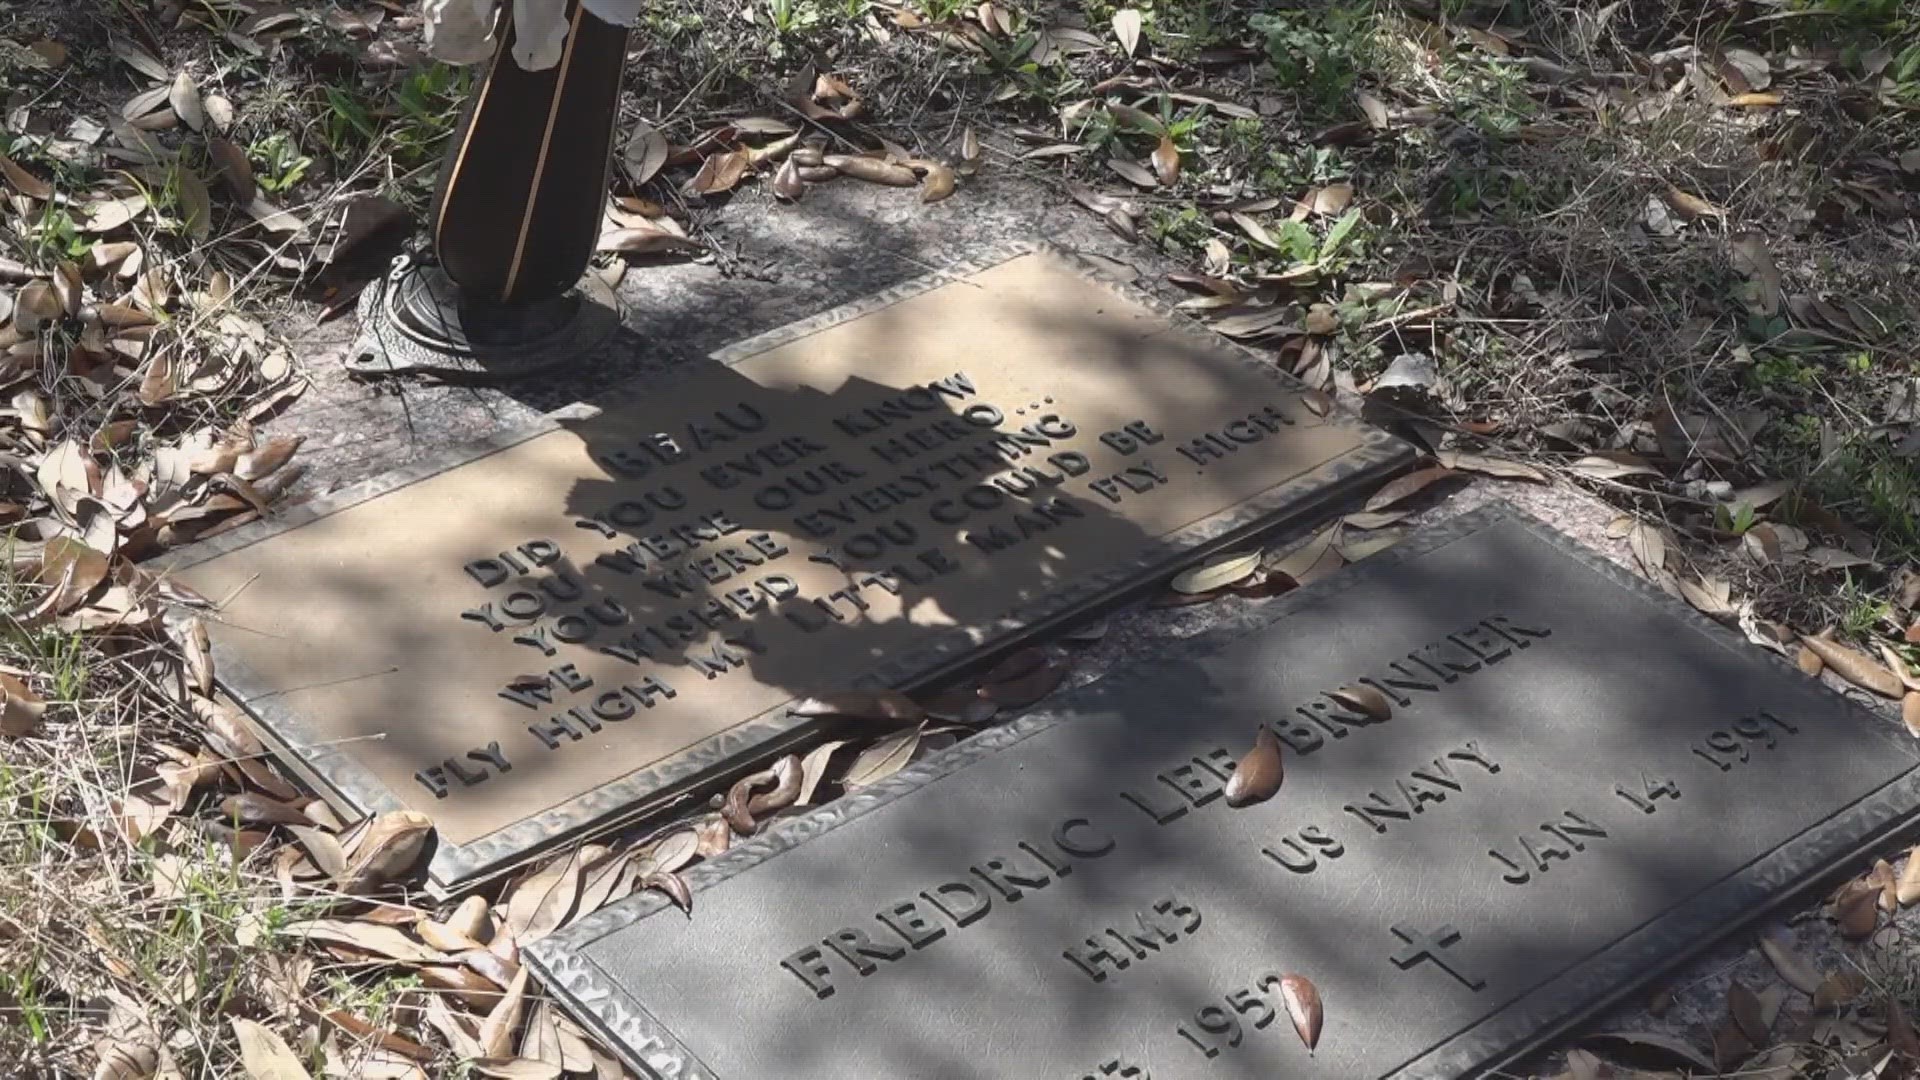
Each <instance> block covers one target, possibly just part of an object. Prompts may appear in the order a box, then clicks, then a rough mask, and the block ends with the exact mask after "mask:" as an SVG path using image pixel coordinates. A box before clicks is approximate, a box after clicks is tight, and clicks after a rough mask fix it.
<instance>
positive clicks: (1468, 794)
mask: <svg viewBox="0 0 1920 1080" xmlns="http://www.w3.org/2000/svg"><path fill="white" fill-rule="evenodd" d="M1262 620H1263V621H1264V626H1263V627H1261V628H1259V629H1253V630H1249V629H1240V630H1235V631H1232V632H1227V633H1216V634H1212V635H1208V636H1206V637H1203V638H1201V639H1198V640H1197V641H1196V642H1195V643H1194V644H1193V645H1192V646H1191V648H1190V649H1189V650H1187V651H1186V652H1184V653H1183V654H1181V655H1178V656H1175V657H1173V658H1170V659H1168V660H1166V661H1164V662H1161V663H1157V664H1153V665H1142V666H1140V667H1139V668H1138V669H1136V670H1133V671H1129V672H1126V673H1122V674H1114V675H1110V676H1109V677H1107V678H1105V679H1103V680H1101V681H1099V682H1097V683H1094V684H1092V685H1090V686H1087V687H1084V688H1082V689H1080V690H1077V691H1074V692H1072V693H1070V694H1068V695H1065V696H1062V697H1059V698H1056V699H1055V700H1053V701H1052V702H1050V703H1049V705H1048V707H1047V711H1046V713H1045V714H1043V715H1037V716H1032V717H1028V718H1025V719H1022V720H1020V721H1018V722H1016V723H1015V724H1014V725H1012V726H1010V727H1008V728H1004V729H1001V730H997V731H993V732H989V733H986V734H984V735H981V736H978V737H976V738H975V739H973V740H970V741H969V742H967V743H963V744H961V745H960V746H958V747H956V748H954V749H953V750H951V751H948V752H947V753H945V754H943V755H940V756H937V757H935V758H932V759H930V760H928V761H926V762H923V763H920V764H918V765H915V766H913V767H911V768H910V769H908V770H907V771H906V772H904V773H902V774H900V775H899V776H897V777H895V778H893V779H890V780H888V781H885V782H882V783H881V784H879V785H876V786H874V787H872V788H870V789H866V790H863V791H860V792H857V793H855V794H853V795H851V796H849V797H848V798H846V799H843V800H842V801H841V802H839V803H836V804H834V805H832V806H829V807H827V808H824V809H822V810H821V811H818V812H816V813H813V814H810V815H807V816H805V817H802V818H797V819H793V820H791V821H788V822H784V823H782V824H780V825H779V826H777V827H776V828H775V829H774V830H773V831H772V832H771V833H770V834H768V835H767V836H764V837H761V838H757V839H755V840H752V841H749V842H748V843H746V844H744V845H743V846H741V847H738V848H735V849H734V850H733V851H730V852H728V853H727V854H726V855H724V856H722V857H720V858H718V859H716V860H714V861H712V862H709V863H706V864H703V865H702V866H700V867H697V868H695V869H694V870H693V871H691V872H690V874H689V877H690V879H691V882H692V884H693V886H694V897H693V916H692V918H691V919H688V918H686V917H685V916H683V915H681V914H680V913H679V912H678V911H677V910H675V909H671V908H669V907H667V906H666V902H665V901H664V899H663V898H658V897H651V896H649V897H639V898H634V899H631V900H628V901H626V902H623V903H622V904H620V905H617V906H616V907H614V908H612V909H609V910H608V911H604V912H601V913H600V914H598V915H595V916H593V917H591V918H589V919H587V920H585V921H584V922H582V923H580V924H578V925H577V926H575V927H572V928H569V929H568V930H566V931H563V932H562V933H561V934H560V935H558V936H557V937H554V938H550V939H548V940H546V941H544V942H541V943H539V944H538V945H536V946H535V947H534V948H533V949H532V950H531V951H530V953H529V957H530V960H531V962H532V963H534V964H535V966H536V968H537V969H538V970H539V971H540V973H541V974H542V976H543V977H544V979H545V980H546V983H547V985H548V987H549V989H550V990H552V991H553V992H555V993H557V994H559V995H560V996H561V997H562V999H563V1000H564V1001H566V1002H567V1003H568V1004H569V1005H570V1007H571V1008H573V1009H574V1010H575V1012H576V1014H578V1015H581V1016H582V1017H584V1018H585V1019H586V1020H588V1021H589V1022H590V1023H592V1024H593V1025H595V1026H596V1027H598V1028H599V1029H600V1030H601V1031H602V1032H603V1033H605V1034H607V1035H608V1036H609V1037H610V1038H612V1039H613V1040H615V1041H616V1043H618V1044H619V1045H621V1046H623V1047H624V1052H625V1053H626V1054H627V1055H628V1057H629V1059H630V1061H631V1062H632V1063H633V1064H635V1065H636V1066H639V1067H642V1068H645V1069H648V1070H651V1071H652V1072H653V1073H655V1074H658V1075H662V1076H673V1077H681V1078H690V1077H706V1076H715V1077H722V1078H725V1080H759V1078H762V1077H782V1078H794V1080H802V1078H813V1077H844V1076H928V1077H982V1078H984V1077H1005V1076H1023V1077H1024V1076H1035V1077H1048V1076H1058V1077H1067V1078H1080V1077H1086V1076H1095V1077H1101V1076H1137V1077H1145V1076H1148V1075H1151V1076H1152V1077H1155V1078H1159V1080H1180V1078H1188V1077H1194V1078H1200V1077H1244V1078H1252V1077H1268V1076H1274V1075H1286V1076H1298V1077H1328V1078H1341V1080H1354V1078H1385V1077H1394V1078H1412V1077H1436V1078H1438V1077H1454V1076H1461V1075H1466V1074H1469V1073H1471V1072H1473V1071H1475V1070H1477V1069H1480V1068H1483V1067H1485V1066H1488V1065H1489V1064H1493V1063H1497V1062H1500V1061H1504V1060H1507V1059H1509V1058H1511V1057H1512V1056H1513V1055H1515V1054H1517V1053H1520V1052H1522V1051H1524V1050H1526V1049H1527V1048H1529V1047H1531V1046H1533V1045H1536V1044H1537V1043H1538V1042H1539V1041H1541V1040H1543V1039H1545V1038H1548V1037H1550V1036H1552V1035H1553V1034H1554V1033H1556V1032H1558V1031H1561V1030H1564V1029H1565V1028H1566V1027H1567V1026H1569V1025H1571V1024H1574V1023H1577V1022H1578V1021H1579V1020H1581V1019H1582V1018H1583V1017H1585V1016H1587V1015H1589V1014H1590V1013H1591V1012H1592V1011H1593V1010H1595V1009H1597V1008H1599V1007H1602V1006H1603V1005H1605V1004H1607V1003H1609V1002H1611V1001H1613V1000H1616V999H1617V998H1618V997H1619V996H1620V995H1622V994H1624V993H1627V992H1629V991H1630V990H1631V989H1632V988H1633V987H1634V986H1636V985H1638V984H1640V983H1642V982H1644V981H1646V980H1650V979H1653V978H1656V977H1658V976H1659V975H1660V974H1662V973H1663V972H1665V971H1667V970H1670V969H1672V968H1674V967H1675V966H1677V965H1680V964H1682V963H1684V962H1685V961H1686V960H1687V959H1688V957H1689V956H1691V955H1693V954H1695V953H1697V952H1698V951H1700V950H1702V949H1705V948H1708V947H1710V946H1711V945H1712V944H1713V943H1714V942H1715V941H1717V940H1719V939H1720V938H1722V937H1723V936H1724V935H1726V934H1727V933H1728V932H1730V931H1732V930H1734V929H1736V928H1738V927H1739V926H1740V925H1742V923H1743V922H1744V921H1746V920H1749V919H1751V918H1753V917H1756V916H1758V915H1760V914H1762V913H1763V912H1765V911H1766V910H1767V909H1768V908H1769V906H1770V905H1772V904H1774V903H1776V902H1778V901H1782V900H1784V899H1786V898H1787V897H1788V896H1789V895H1790V894H1791V892H1792V890H1793V889H1794V888H1795V887H1796V886H1798V885H1803V884H1806V883H1808V882H1809V881H1811V880H1813V879H1815V878H1817V877H1818V876H1820V875H1821V874H1823V873H1825V872H1827V871H1829V870H1831V869H1833V868H1835V867H1837V866H1841V865H1845V864H1846V862H1847V861H1848V860H1849V859H1850V858H1851V857H1852V856H1853V855H1854V854H1855V853H1856V852H1857V851H1859V850H1860V849H1861V848H1862V847H1864V846H1869V845H1872V844H1874V843H1876V842H1879V841H1881V840H1883V839H1884V838H1886V837H1887V836H1888V835H1889V834H1890V833H1892V832H1894V831H1897V830H1898V829H1899V828H1901V827H1902V826H1904V825H1906V824H1909V823H1910V822H1911V821H1912V820H1913V818H1914V815H1915V811H1916V807H1920V775H1917V774H1916V765H1920V755H1917V754H1916V752H1915V750H1914V749H1913V748H1912V747H1911V745H1910V743H1909V741H1908V740H1906V739H1904V738H1902V737H1900V736H1899V735H1898V733H1897V731H1896V729H1895V728H1894V727H1893V726H1892V725H1890V724H1888V723H1887V722H1886V721H1885V720H1883V719H1881V718H1878V717H1875V716H1873V715H1871V714H1869V713H1867V712H1864V711H1862V710H1860V709H1858V708H1857V707H1855V706H1853V705H1852V704H1850V703H1848V702H1846V701H1845V700H1843V699H1841V698H1839V697H1837V696H1836V695H1834V694H1832V693H1830V692H1829V691H1827V690H1825V689H1824V688H1822V687H1820V686H1819V685H1818V684H1817V683H1815V682H1813V681H1810V680H1807V679H1805V678H1804V677H1802V676H1800V675H1799V674H1798V673H1796V672H1794V671H1793V670H1792V669H1791V668H1789V667H1788V666H1786V665H1785V664H1783V663H1781V662H1779V661H1777V660H1776V659H1775V658H1773V657H1771V656H1768V655H1765V654H1762V653H1760V652H1758V651H1756V650H1754V649H1752V648H1751V647H1749V646H1746V645H1744V644H1743V643H1741V642H1740V641H1739V640H1738V639H1737V638H1736V637H1735V636H1733V635H1732V634H1730V633H1728V632H1726V631H1725V630H1723V629H1722V628H1720V627H1717V626H1714V625H1713V624H1711V623H1709V622H1707V621H1706V620H1704V619H1703V618H1701V617H1700V616H1698V615H1697V614H1695V613H1694V612H1692V611H1690V610H1688V609H1686V608H1684V607H1681V606H1680V605H1679V604H1678V603H1677V602H1675V601H1673V600H1671V599H1670V598H1668V597H1665V596H1664V595H1662V594H1660V593H1658V592H1657V591H1656V590H1654V589H1652V588H1651V587H1649V586H1648V585H1647V584H1646V583H1645V582H1644V581H1641V580H1639V579H1636V578H1633V577H1632V576H1631V575H1628V574H1626V573H1624V572H1623V571H1621V570H1620V569H1619V568H1618V567H1615V566H1613V565H1611V564H1607V563H1604V562H1602V561H1600V560H1597V559H1594V558H1592V557H1591V556H1588V555H1586V554H1585V553H1584V552H1579V551H1577V550H1576V549H1574V548H1572V547H1571V545H1569V544H1567V543H1566V542H1565V541H1563V540H1561V539H1559V538H1558V537H1557V536H1555V535H1553V534H1551V533H1550V532H1548V531H1547V530H1546V529H1544V527H1541V526H1538V525H1535V524H1533V523H1531V522H1529V521H1527V520H1525V519H1523V518H1520V517H1518V516H1517V515H1514V514H1512V513H1511V512H1508V511H1505V510H1501V509H1498V508H1496V509H1493V510H1489V511H1480V512H1475V513H1473V514H1470V515H1467V516H1466V517H1463V518H1460V519H1458V520H1456V521H1454V522H1450V523H1448V524H1446V525H1442V526H1439V527H1437V528H1436V529H1433V530H1430V531H1428V532H1426V533H1423V534H1420V535H1419V536H1416V537H1415V538H1413V539H1410V540H1408V541H1407V542H1405V543H1403V544H1402V545H1400V546H1399V547H1397V548H1394V549H1392V550H1390V551H1388V552H1385V553H1383V554H1380V555H1376V556H1374V557H1373V558H1371V559H1368V560H1367V561H1365V562H1363V563H1360V564H1358V565H1356V566H1354V567H1352V568H1350V569H1348V570H1346V571H1343V572H1342V573H1340V574H1338V575H1335V576H1333V577H1331V578H1329V579H1328V580H1326V581H1325V582H1323V583H1321V584H1320V585H1317V586H1314V587H1312V588H1309V589H1306V590H1302V591H1300V592H1297V593H1294V594H1292V595H1290V596H1288V597H1286V598H1283V599H1281V600H1279V601H1277V602H1275V603H1274V604H1273V605H1272V606H1271V607H1270V608H1269V609H1268V610H1267V611H1266V612H1263V613H1262ZM1369 680H1370V681H1371V685H1374V686H1375V687H1376V688H1378V689H1379V690H1380V691H1381V692H1383V693H1384V694H1386V695H1387V696H1388V697H1389V699H1390V700H1391V701H1392V702H1393V705H1394V708H1393V714H1392V716H1391V717H1390V718H1388V719H1385V720H1379V719H1376V718H1373V717H1368V716H1365V715H1362V714H1359V713H1356V712H1354V711H1352V710H1349V709H1343V708H1341V707H1340V706H1339V705H1338V704H1337V703H1335V702H1333V701H1332V700H1331V699H1330V698H1329V697H1328V692H1329V691H1333V690H1336V689H1338V688H1340V687H1343V686H1348V685H1352V684H1354V683H1356V682H1358V683H1361V684H1362V685H1366V684H1368V681H1369ZM1262 724H1265V725H1268V726H1270V727H1271V728H1272V729H1273V730H1274V731H1275V732H1276V734H1278V735H1279V736H1280V737H1281V739H1282V740H1283V742H1284V743H1285V744H1286V746H1287V764H1286V768H1287V775H1286V781H1285V783H1284V784H1283V785H1282V787H1281V788H1280V791H1279V793H1278V795H1277V796H1276V797H1275V798H1273V799H1272V800H1271V801H1268V802H1265V803H1260V804H1256V805H1253V806H1250V807H1247V808H1244V809H1239V810H1233V809H1229V808H1228V807H1227V806H1226V805H1225V800H1224V798H1222V797H1221V796H1220V791H1221V788H1222V787H1223V786H1224V783H1225V777H1226V775H1227V774H1228V773H1229V772H1230V770H1231V768H1232V763H1233V762H1234V760H1236V759H1237V758H1238V757H1239V756H1240V755H1241V754H1242V753H1243V752H1244V751H1245V750H1246V748H1247V747H1248V746H1249V745H1250V744H1251V743H1252V741H1253V739H1252V734H1253V732H1254V731H1255V730H1256V728H1257V727H1258V726H1260V725H1262ZM1278 975H1301V976H1305V977H1306V978H1308V979H1310V980H1312V981H1313V983H1314V984H1315V985H1316V986H1317V987H1318V990H1319V993H1320V995H1321V997H1322V999H1323V1000H1324V1002H1325V1010H1326V1021H1325V1031H1324V1033H1323V1035H1322V1036H1321V1038H1320V1041H1319V1045H1318V1048H1317V1050H1316V1051H1315V1052H1314V1053H1313V1054H1311V1055H1309V1054H1308V1053H1307V1051H1306V1050H1305V1048H1303V1047H1302V1046H1301V1044H1300V1041H1299V1040H1298V1039H1297V1038H1296V1037H1295V1035H1294V1034H1293V1032H1292V1030H1291V1028H1290V1025H1289V1023H1288V1020H1287V1019H1286V1016H1285V1014H1284V1009H1283V1008H1282V1007H1281V1003H1280V1001H1279V995H1278V993H1277V990H1276V989H1275V988H1276V985H1277V984H1276V983H1274V982H1272V981H1270V980H1269V978H1268V977H1269V976H1278ZM1269 1009H1271V1010H1273V1012H1274V1013H1276V1014H1278V1015H1277V1018H1276V1019H1274V1020H1272V1021H1271V1022H1267V1021H1266V1018H1267V1015H1268V1011H1269ZM1207 1010H1214V1011H1207ZM1229 1017H1231V1018H1232V1021H1233V1023H1237V1025H1238V1030H1239V1035H1238V1037H1237V1040H1236V1038H1235V1037H1234V1035H1233V1034H1232V1028H1233V1024H1232V1023H1229V1022H1228V1018H1229ZM1209 1027H1212V1028H1214V1029H1220V1030H1222V1031H1224V1032H1225V1033H1224V1034H1219V1033H1210V1032H1209V1030H1208V1028H1209ZM1183 1028H1184V1029H1185V1033H1183V1031H1182V1029H1183ZM1189 1036H1191V1038H1189ZM1236 1042H1237V1044H1236ZM1209 1048H1210V1049H1211V1050H1212V1051H1213V1052H1212V1053H1211V1054H1209V1053H1208V1052H1207V1050H1208V1049H1209ZM1129 1070H1132V1071H1129Z"/></svg>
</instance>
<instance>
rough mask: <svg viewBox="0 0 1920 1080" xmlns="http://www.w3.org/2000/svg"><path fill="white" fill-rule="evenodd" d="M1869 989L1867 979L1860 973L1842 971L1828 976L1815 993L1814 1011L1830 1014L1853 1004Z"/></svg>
mask: <svg viewBox="0 0 1920 1080" xmlns="http://www.w3.org/2000/svg"><path fill="white" fill-rule="evenodd" d="M1866 988H1867V977H1866V976H1865V975H1862V974H1861V973H1860V972H1858V971H1840V972H1835V973H1834V974H1832V975H1829V976H1827V977H1826V978H1825V979H1822V980H1821V981H1820V985H1819V986H1818V987H1817V988H1815V989H1814V991H1813V1011H1814V1012H1829V1011H1832V1010H1837V1009H1841V1008H1844V1007H1845V1006H1847V1005H1851V1004H1853V1000H1854V999H1855V998H1857V997H1859V996H1860V993H1861V991H1863V990H1865V989H1866Z"/></svg>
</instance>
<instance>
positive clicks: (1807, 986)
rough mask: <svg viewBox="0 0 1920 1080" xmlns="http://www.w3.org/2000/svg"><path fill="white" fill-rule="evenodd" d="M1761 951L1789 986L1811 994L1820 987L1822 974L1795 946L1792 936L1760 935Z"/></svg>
mask: <svg viewBox="0 0 1920 1080" xmlns="http://www.w3.org/2000/svg"><path fill="white" fill-rule="evenodd" d="M1760 951H1761V952H1762V953H1764V954H1765V955H1766V957H1767V961H1768V962H1769V963H1771V964H1772V965H1773V970H1775V971H1777V972H1779V973H1780V978H1781V979H1782V980H1783V981H1785V982H1786V984H1787V985H1788V986H1791V987H1793V988H1794V989H1795V990H1798V991H1800V992H1801V993H1803V994H1811V993H1813V992H1814V991H1815V990H1817V989H1819V988H1820V982H1821V975H1820V972H1819V971H1818V970H1817V969H1815V968H1814V966H1813V965H1812V964H1810V963H1808V962H1807V958H1806V957H1804V956H1801V955H1800V953H1799V952H1797V951H1796V950H1795V949H1794V947H1793V943H1792V940H1791V938H1790V937H1788V936H1787V935H1784V934H1773V933H1767V934H1762V935H1761V937H1760Z"/></svg>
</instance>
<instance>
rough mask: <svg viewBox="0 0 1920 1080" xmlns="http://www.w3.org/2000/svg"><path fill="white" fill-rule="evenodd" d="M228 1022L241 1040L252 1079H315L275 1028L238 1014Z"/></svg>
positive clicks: (244, 1057) (241, 1055) (236, 1036)
mask: <svg viewBox="0 0 1920 1080" xmlns="http://www.w3.org/2000/svg"><path fill="white" fill-rule="evenodd" d="M228 1023H229V1024H231V1025H232V1026H233V1035H234V1038H235V1039H237V1040H238V1041H239V1043H240V1061H241V1063H242V1064H243V1065H245V1066H246V1070H247V1076H248V1077H249V1078H250V1080H313V1076H312V1074H311V1073H309V1072H307V1069H306V1066H304V1065H302V1064H301V1063H300V1056H299V1055H298V1054H295V1053H294V1052H293V1048H292V1047H290V1046H288V1045H287V1041H286V1040H285V1039H283V1038H281V1037H280V1036H279V1034H278V1033H277V1032H275V1031H274V1030H273V1029H271V1028H269V1027H267V1026H266V1025H265V1024H261V1023H257V1022H255V1021H252V1020H244V1019H241V1018H240V1017H237V1016H236V1017H233V1018H232V1019H230V1020H229V1021H228Z"/></svg>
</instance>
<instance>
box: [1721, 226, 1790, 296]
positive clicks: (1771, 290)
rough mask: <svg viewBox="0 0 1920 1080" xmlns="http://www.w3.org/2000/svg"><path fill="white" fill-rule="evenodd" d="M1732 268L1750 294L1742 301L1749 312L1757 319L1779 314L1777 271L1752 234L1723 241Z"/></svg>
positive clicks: (1757, 236)
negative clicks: (1761, 316)
mask: <svg viewBox="0 0 1920 1080" xmlns="http://www.w3.org/2000/svg"><path fill="white" fill-rule="evenodd" d="M1727 248H1728V252H1729V255H1730V257H1731V258H1732V261H1733V268H1734V270H1736V271H1737V272H1738V273H1739V274H1740V276H1742V277H1744V278H1746V279H1747V281H1748V284H1749V286H1750V287H1751V288H1752V290H1753V291H1752V294H1751V295H1750V296H1748V297H1746V298H1745V299H1746V303H1747V307H1748V309H1749V310H1751V311H1753V312H1754V313H1755V314H1758V315H1766V316H1773V315H1778V314H1780V304H1781V295H1780V286H1781V279H1780V267H1779V266H1778V265H1777V264H1776V263H1775V262H1774V261H1773V253H1772V252H1771V251H1769V250H1768V249H1767V240H1766V238H1765V237H1764V236H1761V235H1760V234H1759V233H1756V232H1743V233H1739V234H1737V235H1735V236H1734V237H1732V238H1731V239H1729V240H1728V241H1727Z"/></svg>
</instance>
